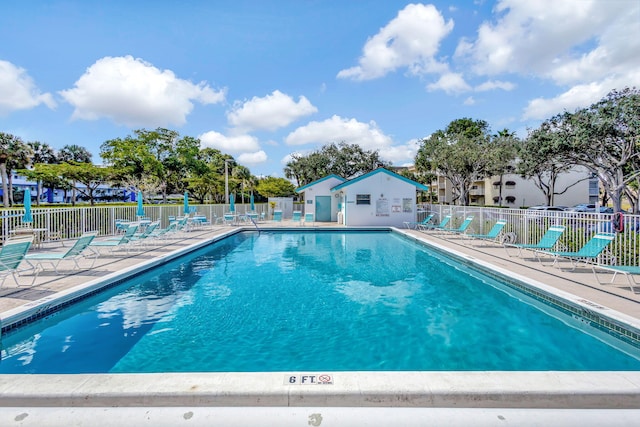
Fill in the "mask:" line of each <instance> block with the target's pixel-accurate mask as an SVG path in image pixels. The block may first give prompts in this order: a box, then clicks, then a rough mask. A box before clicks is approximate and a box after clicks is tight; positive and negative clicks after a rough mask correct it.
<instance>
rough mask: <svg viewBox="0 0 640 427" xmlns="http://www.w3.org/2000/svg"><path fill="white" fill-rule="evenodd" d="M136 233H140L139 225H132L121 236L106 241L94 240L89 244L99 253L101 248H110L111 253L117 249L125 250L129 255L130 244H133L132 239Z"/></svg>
mask: <svg viewBox="0 0 640 427" xmlns="http://www.w3.org/2000/svg"><path fill="white" fill-rule="evenodd" d="M136 231H138V225H137V224H130V225H129V227H128V228H127V229H126V230H125V232H124V233H123V234H121V235H120V236H118V237H111V238H108V239H104V240H94V241H93V242H91V243H90V244H89V247H90V248H92V249H93V248H96V251H99V250H100V249H99V248H109V250H110V252H113V251H115V250H116V249H122V248H125V249H126V250H127V253H129V243H131V238H132V237H133V235H134V234H136Z"/></svg>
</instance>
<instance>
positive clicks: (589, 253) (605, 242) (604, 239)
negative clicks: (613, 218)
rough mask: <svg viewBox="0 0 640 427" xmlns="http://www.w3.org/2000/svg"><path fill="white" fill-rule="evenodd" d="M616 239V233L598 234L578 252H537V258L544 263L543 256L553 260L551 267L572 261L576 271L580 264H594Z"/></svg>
mask: <svg viewBox="0 0 640 427" xmlns="http://www.w3.org/2000/svg"><path fill="white" fill-rule="evenodd" d="M615 238H616V235H615V234H614V233H597V234H595V235H594V236H593V237H592V238H591V239H589V241H588V242H587V243H585V244H584V246H583V247H581V248H580V249H579V250H578V251H576V252H562V251H541V250H537V251H535V252H534V253H535V255H536V258H537V259H538V261H540V262H541V263H542V258H541V257H542V256H550V257H552V258H553V263H552V264H550V265H551V266H557V265H558V261H560V260H562V259H565V260H568V261H571V266H572V268H571V271H573V270H575V269H576V267H577V266H578V264H579V263H580V262H584V263H589V262H593V261H594V260H595V259H596V258H597V257H598V255H600V254H601V253H602V251H604V250H605V248H606V247H607V246H609V244H610V243H611V242H612V241H613V240H614V239H615Z"/></svg>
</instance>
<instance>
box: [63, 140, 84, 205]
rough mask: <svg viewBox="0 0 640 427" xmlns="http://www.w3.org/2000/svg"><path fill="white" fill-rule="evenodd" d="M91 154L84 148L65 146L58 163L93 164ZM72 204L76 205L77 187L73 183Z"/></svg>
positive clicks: (72, 145)
mask: <svg viewBox="0 0 640 427" xmlns="http://www.w3.org/2000/svg"><path fill="white" fill-rule="evenodd" d="M91 157H92V156H91V153H90V152H89V150H87V149H86V148H84V147H81V146H79V145H75V144H71V145H65V146H64V147H62V148H61V149H60V151H59V152H58V161H59V162H60V163H69V162H78V163H91ZM71 204H72V205H74V206H75V204H76V186H75V182H74V183H73V190H72V191H71Z"/></svg>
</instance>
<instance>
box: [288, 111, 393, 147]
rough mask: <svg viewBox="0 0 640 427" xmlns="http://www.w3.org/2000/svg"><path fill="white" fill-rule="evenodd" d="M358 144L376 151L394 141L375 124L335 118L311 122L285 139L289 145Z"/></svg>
mask: <svg viewBox="0 0 640 427" xmlns="http://www.w3.org/2000/svg"><path fill="white" fill-rule="evenodd" d="M342 141H344V142H346V143H348V144H358V145H359V146H360V147H362V148H364V149H365V150H371V149H373V150H376V149H379V148H382V147H387V146H390V145H391V144H392V142H393V141H392V139H391V138H390V137H389V136H387V135H385V134H384V133H382V131H381V130H380V129H379V128H378V126H377V125H376V123H375V122H373V121H372V122H369V123H362V122H359V121H357V120H356V119H344V118H342V117H340V116H335V115H334V116H333V117H331V118H330V119H327V120H325V121H322V122H316V121H313V122H309V123H308V124H307V125H305V126H302V127H299V128H297V129H296V130H294V131H293V132H291V133H290V134H289V135H287V137H286V138H285V142H286V143H287V145H304V144H322V145H324V144H329V143H332V142H335V143H338V142H342Z"/></svg>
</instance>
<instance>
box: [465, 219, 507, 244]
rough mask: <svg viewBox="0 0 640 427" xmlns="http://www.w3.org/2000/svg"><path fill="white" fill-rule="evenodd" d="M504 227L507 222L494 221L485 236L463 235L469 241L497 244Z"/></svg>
mask: <svg viewBox="0 0 640 427" xmlns="http://www.w3.org/2000/svg"><path fill="white" fill-rule="evenodd" d="M505 225H507V221H504V220H499V221H496V223H495V224H494V225H493V227H492V228H491V230H489V232H488V233H487V234H474V233H467V234H465V237H468V238H469V239H477V240H484V241H493V242H498V239H499V238H500V236H501V235H502V229H504V227H505Z"/></svg>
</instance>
